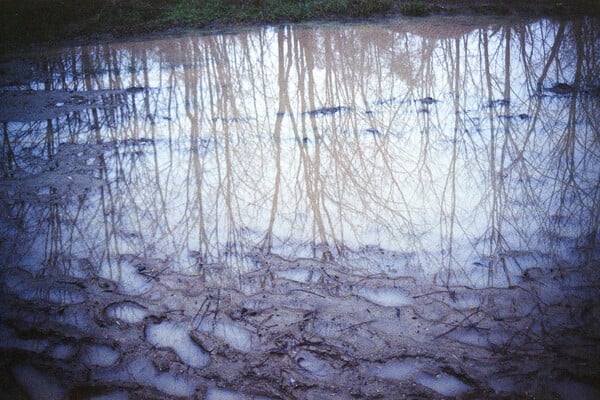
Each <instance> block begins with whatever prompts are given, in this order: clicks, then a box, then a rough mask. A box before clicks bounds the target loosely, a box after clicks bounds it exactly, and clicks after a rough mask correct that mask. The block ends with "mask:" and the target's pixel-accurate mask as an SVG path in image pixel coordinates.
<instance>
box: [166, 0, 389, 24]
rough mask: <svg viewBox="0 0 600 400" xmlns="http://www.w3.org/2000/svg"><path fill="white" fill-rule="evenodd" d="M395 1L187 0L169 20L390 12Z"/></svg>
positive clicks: (194, 21) (190, 21)
mask: <svg viewBox="0 0 600 400" xmlns="http://www.w3.org/2000/svg"><path fill="white" fill-rule="evenodd" d="M393 5H394V2H393V0H304V1H299V0H279V1H278V0H216V1H207V0H183V1H181V2H179V3H178V4H177V5H175V6H174V7H173V8H172V9H171V11H170V12H169V13H168V15H167V20H169V21H171V22H175V23H185V24H190V25H194V26H206V25H209V24H212V23H236V22H249V21H258V22H279V21H305V20H310V19H317V18H331V17H341V16H352V17H367V16H371V15H375V14H383V13H386V12H388V11H390V10H391V9H392V7H393Z"/></svg>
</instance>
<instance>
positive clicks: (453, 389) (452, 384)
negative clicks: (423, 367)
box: [414, 372, 472, 396]
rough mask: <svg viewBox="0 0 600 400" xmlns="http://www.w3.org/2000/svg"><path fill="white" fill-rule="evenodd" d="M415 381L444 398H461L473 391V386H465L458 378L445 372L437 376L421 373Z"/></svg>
mask: <svg viewBox="0 0 600 400" xmlns="http://www.w3.org/2000/svg"><path fill="white" fill-rule="evenodd" d="M414 380H415V382H417V383H418V384H420V385H423V386H425V387H428V388H429V389H431V390H433V391H435V392H437V393H439V394H441V395H443V396H459V395H461V394H463V393H466V392H468V391H470V390H471V389H472V388H471V386H469V385H467V384H465V383H464V382H463V381H461V380H460V379H458V378H457V377H455V376H452V375H448V374H446V373H443V372H442V373H439V374H437V375H435V376H432V375H429V374H428V373H426V372H421V373H420V374H419V375H417V376H416V377H415V379H414Z"/></svg>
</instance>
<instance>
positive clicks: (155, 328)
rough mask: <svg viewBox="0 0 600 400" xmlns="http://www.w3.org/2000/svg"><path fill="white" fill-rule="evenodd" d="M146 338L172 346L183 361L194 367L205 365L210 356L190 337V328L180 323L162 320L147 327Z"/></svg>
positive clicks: (160, 345)
mask: <svg viewBox="0 0 600 400" xmlns="http://www.w3.org/2000/svg"><path fill="white" fill-rule="evenodd" d="M146 340H148V342H150V343H152V344H153V345H155V346H157V347H170V348H172V349H173V350H174V351H175V353H177V355H178V356H179V358H180V359H181V361H183V362H184V363H186V364H187V365H190V366H192V367H196V368H199V367H204V366H205V365H206V364H208V362H209V361H210V356H209V355H208V354H206V353H205V352H204V351H202V349H200V347H198V346H197V345H196V344H195V343H194V342H193V341H192V339H191V338H190V335H189V332H188V330H187V329H186V328H185V327H183V326H181V325H178V324H174V323H171V322H162V323H160V324H157V325H149V326H148V327H147V328H146Z"/></svg>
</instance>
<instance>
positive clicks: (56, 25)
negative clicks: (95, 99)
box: [0, 0, 600, 55]
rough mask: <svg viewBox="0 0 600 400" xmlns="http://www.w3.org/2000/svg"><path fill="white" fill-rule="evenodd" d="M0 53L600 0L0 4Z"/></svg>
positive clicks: (568, 12) (549, 8) (519, 12)
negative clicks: (182, 34) (194, 31)
mask: <svg viewBox="0 0 600 400" xmlns="http://www.w3.org/2000/svg"><path fill="white" fill-rule="evenodd" d="M0 9H1V10H2V12H1V13H0V27H2V28H0V55H6V53H12V52H15V51H20V50H26V49H32V48H36V47H39V46H52V45H55V44H59V43H62V42H65V41H76V42H83V43H90V42H99V41H105V40H111V39H115V38H129V37H135V36H139V35H149V34H150V35H152V34H158V33H166V34H169V33H175V34H177V33H180V32H183V31H186V30H189V29H199V30H206V31H211V30H221V29H230V28H232V27H240V26H242V27H243V26H257V25H268V24H279V23H290V22H307V21H326V22H331V21H341V22H350V21H354V22H356V21H361V20H369V19H380V18H391V17H400V16H408V17H425V16H431V15H490V16H531V17H542V16H546V17H570V16H582V15H586V16H598V15H600V3H599V2H597V1H595V0H566V1H563V2H556V1H551V0H540V1H536V2H529V3H525V4H524V3H522V2H518V1H513V0H509V1H504V2H501V3H500V2H498V1H492V0H481V1H475V0H425V1H421V0H416V1H413V0H302V1H298V0H283V1H275V0H218V1H212V2H208V1H204V0H183V1H182V0H146V1H143V2H139V1H138V2H136V1H133V0H101V1H92V0H82V1H79V2H77V3H75V2H73V1H71V0H64V1H63V2H62V3H58V2H56V1H50V0H41V1H40V0H22V1H18V2H16V1H10V0H0Z"/></svg>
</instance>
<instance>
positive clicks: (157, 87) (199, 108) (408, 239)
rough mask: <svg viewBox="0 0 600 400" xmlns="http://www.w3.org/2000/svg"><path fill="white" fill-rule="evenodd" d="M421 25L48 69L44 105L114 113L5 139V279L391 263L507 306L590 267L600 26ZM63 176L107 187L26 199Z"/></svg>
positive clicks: (212, 43) (69, 55) (25, 127)
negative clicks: (316, 260) (530, 275)
mask: <svg viewBox="0 0 600 400" xmlns="http://www.w3.org/2000/svg"><path fill="white" fill-rule="evenodd" d="M411 24H412V23H402V24H399V23H387V24H378V25H352V26H328V27H322V28H309V27H303V26H293V27H283V28H280V29H272V28H264V29H260V30H252V31H245V32H241V33H236V34H224V35H208V36H188V37H181V38H174V39H169V40H161V41H152V42H137V43H124V44H101V45H97V46H91V47H78V48H70V49H65V50H63V51H60V52H57V53H53V54H47V55H45V56H44V57H43V58H41V59H40V60H39V61H38V62H37V64H36V70H37V71H39V74H37V76H42V77H44V78H43V80H40V81H39V82H32V84H31V85H32V87H31V88H32V89H35V90H46V91H49V90H61V91H62V90H67V91H73V93H75V94H76V93H77V92H81V91H104V92H102V93H104V94H102V101H101V102H100V103H99V104H95V105H93V106H89V107H85V108H83V109H82V110H80V111H77V112H71V113H68V114H66V115H64V116H62V117H59V118H55V119H50V120H45V121H37V122H34V123H16V122H4V123H3V125H2V129H3V146H2V159H1V160H2V161H1V165H2V172H3V175H4V177H5V178H6V179H5V180H4V182H3V183H2V202H3V203H4V207H3V209H4V210H6V211H4V212H3V213H4V214H5V215H3V217H2V218H3V221H6V222H3V224H2V225H3V230H4V231H5V232H3V235H2V236H3V244H2V246H3V254H4V258H6V259H7V260H9V262H10V263H13V264H19V263H27V262H31V263H33V264H35V263H36V262H37V263H40V262H41V260H43V265H45V266H47V267H48V270H55V271H57V272H61V273H63V272H68V271H69V270H70V269H72V268H74V263H75V264H77V265H80V264H81V260H90V262H91V263H92V264H98V265H100V264H105V263H108V264H111V263H118V262H119V261H118V260H120V259H121V258H120V257H122V255H134V256H135V257H138V258H140V259H144V260H152V259H160V260H162V261H163V262H168V263H169V264H170V265H171V266H173V267H174V268H175V269H180V270H186V271H189V270H190V269H191V270H194V269H197V268H199V267H200V266H202V265H207V264H211V263H217V262H224V261H229V262H233V261H234V260H235V261H236V262H239V263H243V262H244V261H243V260H244V257H243V255H244V254H246V253H248V252H253V251H257V249H259V250H260V251H263V252H273V253H275V254H279V255H282V256H285V257H296V256H313V257H322V258H324V259H329V258H331V257H333V258H336V259H341V260H346V261H347V262H350V261H349V260H351V264H352V265H354V266H355V267H360V266H362V267H365V266H366V267H367V268H369V269H370V270H371V271H372V270H373V269H378V268H379V269H381V270H382V272H385V269H386V268H388V267H389V265H387V264H386V263H385V260H384V258H385V257H384V256H382V254H384V253H385V254H386V257H387V256H389V255H390V254H392V255H394V256H395V257H397V258H396V260H400V259H406V260H410V261H407V263H410V264H411V265H412V266H415V265H416V266H417V267H419V268H423V269H425V270H427V271H430V270H431V268H432V267H431V266H435V267H433V269H434V270H435V271H436V280H438V282H443V283H446V284H451V283H452V282H456V281H460V282H464V281H465V279H467V280H469V279H479V278H477V277H478V276H480V275H482V274H483V275H484V276H485V277H486V278H485V279H486V282H487V283H488V284H499V283H509V284H510V283H511V276H514V274H515V273H517V274H518V273H522V272H524V271H525V270H526V269H527V268H531V267H537V266H540V263H542V262H544V263H546V264H547V262H548V260H551V262H581V261H583V260H585V257H590V254H591V252H592V251H593V250H595V248H596V247H597V242H598V238H599V237H598V225H599V212H600V211H599V210H600V204H598V203H599V199H600V194H599V193H598V188H599V187H600V182H599V181H600V168H599V166H600V160H599V141H598V138H599V137H600V134H599V133H598V129H599V127H598V124H597V121H598V115H600V112H599V109H598V108H599V101H598V87H599V86H600V82H599V81H598V79H599V78H598V74H597V72H598V68H599V60H598V54H599V51H600V37H599V35H600V30H598V28H597V24H596V23H595V21H594V20H593V19H581V20H575V21H570V22H554V21H549V20H539V21H535V22H530V23H517V24H512V23H508V22H506V23H503V24H497V25H493V26H472V27H470V28H468V29H464V28H461V29H457V28H456V26H452V27H451V26H444V25H443V24H441V23H440V25H439V26H438V27H437V28H436V30H424V29H423V28H422V27H420V26H418V25H411ZM68 146H75V147H68ZM66 148H69V149H79V150H77V151H66V152H65V151H64V150H65V149H66ZM61 149H63V151H62V153H61ZM84 149H88V150H84ZM89 149H96V153H94V154H91V153H90V150H89ZM92 153H93V152H92ZM53 163H54V164H59V165H62V167H59V168H58V169H57V170H56V171H58V172H56V173H55V174H59V173H63V174H65V176H66V177H67V178H69V177H71V178H73V176H71V175H69V174H79V175H85V176H88V177H89V176H91V177H93V181H92V183H91V184H88V185H87V186H86V185H84V184H80V186H77V184H76V183H73V184H71V183H69V182H68V181H66V180H64V179H63V180H61V179H58V181H60V182H63V181H64V182H66V183H67V189H64V187H63V188H62V189H61V188H60V187H58V188H57V187H54V186H53V185H52V184H50V183H48V184H46V185H45V186H44V185H42V187H40V185H37V186H36V185H33V184H32V185H21V187H20V188H19V185H18V183H15V182H19V181H20V180H28V181H31V180H32V179H35V177H36V176H37V175H35V174H38V175H39V174H50V173H51V172H52V171H54V169H53V165H54V164H53ZM65 165H66V167H65ZM63 167H64V168H70V169H68V170H65V169H61V168H63ZM65 179H66V178H65ZM57 185H58V184H57ZM69 185H70V186H69ZM81 185H83V186H81ZM33 187H35V190H34V189H32V188H33ZM32 190H33V193H32ZM53 191H54V192H53ZM57 193H58V194H57ZM11 246H12V247H11ZM15 248H16V251H15ZM402 257H404V258H402ZM27 260H29V261H27ZM76 260H78V261H77V262H76ZM395 262H396V263H398V262H399V261H395ZM396 267H397V266H396ZM236 271H238V270H236Z"/></svg>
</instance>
